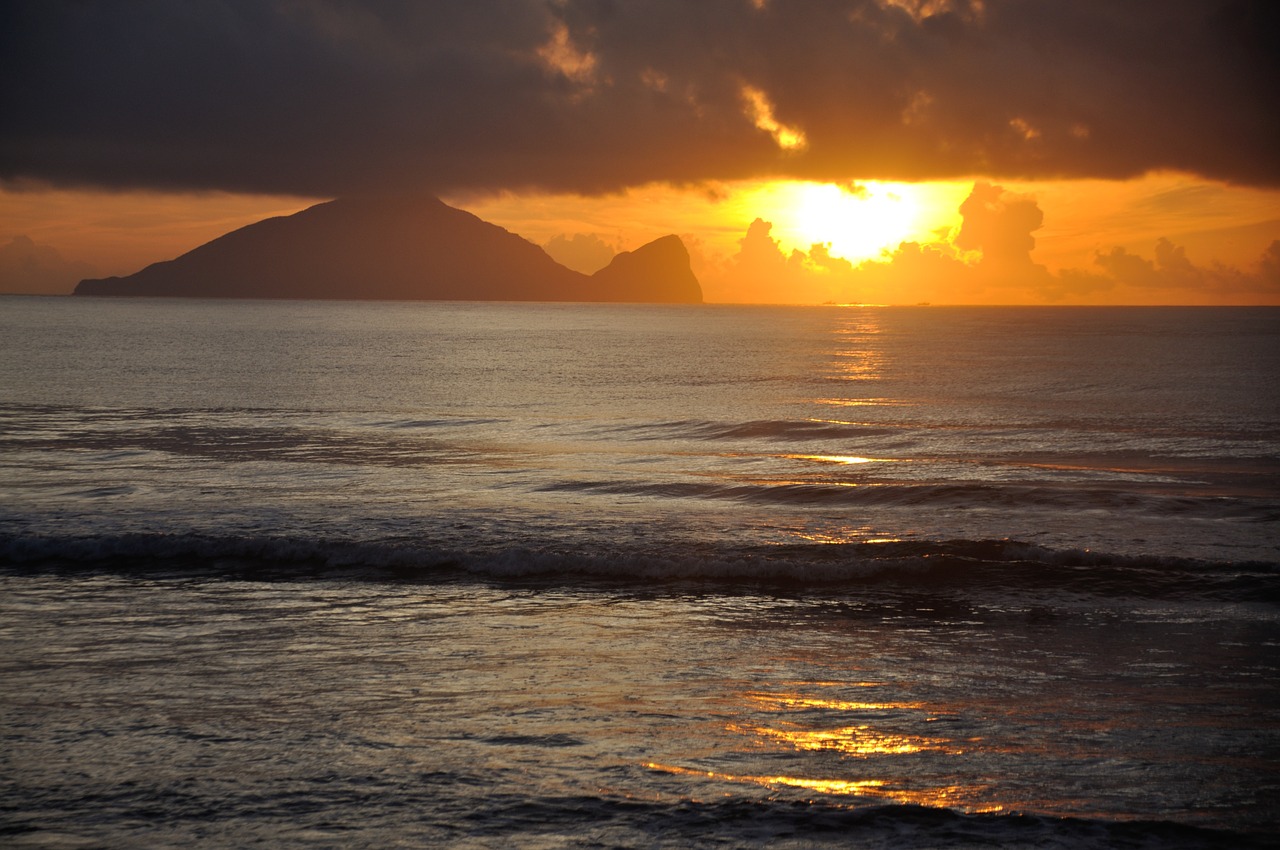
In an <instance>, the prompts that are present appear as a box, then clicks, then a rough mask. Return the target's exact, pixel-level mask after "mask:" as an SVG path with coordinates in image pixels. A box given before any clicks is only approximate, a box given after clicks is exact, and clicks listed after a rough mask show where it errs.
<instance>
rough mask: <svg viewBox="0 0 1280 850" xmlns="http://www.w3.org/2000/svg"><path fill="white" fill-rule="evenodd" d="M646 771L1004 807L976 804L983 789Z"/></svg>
mask: <svg viewBox="0 0 1280 850" xmlns="http://www.w3.org/2000/svg"><path fill="white" fill-rule="evenodd" d="M645 767H647V768H649V769H650V770H658V771H662V772H663V773H670V774H674V775H677V776H700V777H706V778H707V779H715V780H719V781H722V782H740V783H752V784H755V785H763V786H765V787H766V788H780V787H781V788H802V789H804V790H806V791H817V792H819V793H822V794H831V795H835V796H849V797H874V798H876V799H880V800H889V801H892V802H895V803H905V804H910V805H916V806H931V807H935V808H943V807H948V806H954V807H963V808H964V809H966V810H967V811H970V812H998V811H1001V810H1003V808H1004V807H1003V806H997V805H992V804H983V803H978V802H976V794H977V793H978V792H980V791H981V790H982V786H964V785H946V786H939V787H934V788H906V787H903V786H901V785H896V784H894V783H892V782H890V781H888V780H884V779H813V778H808V777H802V776H753V775H745V774H744V775H736V774H732V773H720V772H717V771H713V770H694V769H692V768H687V767H679V766H677V765H670V764H659V763H658V762H646V763H645Z"/></svg>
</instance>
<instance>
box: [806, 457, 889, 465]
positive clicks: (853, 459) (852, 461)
mask: <svg viewBox="0 0 1280 850" xmlns="http://www.w3.org/2000/svg"><path fill="white" fill-rule="evenodd" d="M783 457H785V458H787V459H788V460H812V461H816V462H818V463H842V464H860V463H902V461H900V460H899V459H898V458H892V457H858V456H856V455H783Z"/></svg>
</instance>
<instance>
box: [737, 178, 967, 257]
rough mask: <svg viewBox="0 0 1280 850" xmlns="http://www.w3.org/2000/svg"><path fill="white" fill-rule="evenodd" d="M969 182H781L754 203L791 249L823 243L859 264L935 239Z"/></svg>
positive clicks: (776, 235)
mask: <svg viewBox="0 0 1280 850" xmlns="http://www.w3.org/2000/svg"><path fill="white" fill-rule="evenodd" d="M962 191H964V189H963V187H952V186H950V185H948V184H921V183H881V182H867V183H858V184H853V185H849V186H839V185H836V184H834V183H811V182H799V181H779V182H776V183H770V184H767V185H765V186H762V187H760V189H758V190H757V193H756V197H754V198H752V199H751V201H749V202H748V204H749V205H751V206H755V207H756V208H757V209H759V210H760V212H759V214H760V216H761V217H762V218H764V219H765V220H766V221H770V222H772V223H773V230H772V236H773V237H774V238H775V239H777V240H778V241H779V242H780V243H781V244H782V245H783V247H784V248H786V249H788V250H789V249H793V248H794V249H799V250H801V251H808V250H809V249H810V247H811V246H812V245H814V244H817V243H823V244H825V245H827V246H828V251H829V252H830V254H831V255H832V256H835V257H843V258H844V259H846V260H849V261H850V262H853V263H860V262H863V261H864V260H874V259H878V258H880V257H882V255H883V254H884V253H885V252H892V251H893V250H894V249H896V248H897V247H898V245H900V244H901V243H902V242H908V241H918V242H920V241H933V240H936V239H937V238H938V236H937V234H938V231H939V230H945V229H946V228H947V227H949V226H951V224H952V222H951V218H953V217H954V210H955V209H956V208H957V206H958V203H957V202H956V200H955V198H954V197H952V196H953V195H955V194H956V193H957V192H962Z"/></svg>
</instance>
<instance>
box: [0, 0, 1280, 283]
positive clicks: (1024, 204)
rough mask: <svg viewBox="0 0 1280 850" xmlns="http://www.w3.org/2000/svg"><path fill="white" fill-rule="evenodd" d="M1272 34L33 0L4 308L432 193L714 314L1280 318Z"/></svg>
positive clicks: (1189, 21) (944, 3)
mask: <svg viewBox="0 0 1280 850" xmlns="http://www.w3.org/2000/svg"><path fill="white" fill-rule="evenodd" d="M1277 9H1280V5H1278V4H1273V3H1267V2H1263V0H1169V2H1162V3H1160V4H1156V5H1148V4H1142V3H1135V4H1123V5H1117V4H1114V3H1111V2H1104V0H1081V2H1078V3H1071V4H1027V3H1022V2H1017V0H982V2H978V0H927V2H924V1H923V0H831V2H824V3H812V2H795V0H768V2H759V0H706V2H700V3H698V4H696V5H690V4H687V3H684V2H676V0H649V2H617V3H613V4H598V3H591V2H585V0H581V1H580V0H558V2H555V3H550V4H548V3H544V2H541V0H504V2H502V3H500V4H499V3H492V2H478V3H470V4H408V5H405V4H399V3H393V2H389V0H388V2H379V0H372V1H371V2H369V3H365V4H360V5H359V6H352V5H350V4H343V3H337V2H328V1H327V0H315V2H312V3H307V4H297V3H288V2H266V3H261V4H239V3H235V2H231V0H192V2H189V3H183V4H172V3H167V2H163V1H162V0H142V2H138V3H132V4H125V5H119V4H101V5H99V4H78V3H73V2H69V0H15V2H13V3H9V4H5V6H4V7H3V8H2V9H0V55H3V56H5V57H6V60H5V61H6V63H7V64H6V67H7V69H8V71H9V72H8V73H5V74H0V108H2V109H3V111H4V114H5V115H6V122H5V125H4V127H3V129H0V291H31V286H30V283H31V281H32V280H34V279H35V278H32V277H31V276H30V275H28V280H27V281H25V282H24V281H23V280H21V279H20V278H21V275H22V274H24V273H26V272H29V271H30V270H31V269H35V268H37V267H39V268H40V269H44V270H46V271H49V274H48V275H46V276H45V279H46V280H47V282H48V286H49V287H51V288H50V289H48V290H46V291H57V289H56V287H59V286H61V287H63V289H64V291H65V288H68V287H69V286H70V285H72V284H73V283H74V281H73V280H72V282H71V283H67V281H68V280H71V279H72V278H73V277H74V275H75V274H79V273H80V272H82V271H83V270H84V269H85V268H86V267H91V268H92V269H93V270H94V273H96V274H102V275H110V274H127V273H130V272H132V271H136V270H137V269H138V268H140V267H142V266H144V265H146V264H148V263H151V262H156V261H159V260H164V259H169V258H172V257H174V256H176V255H178V254H180V253H182V252H184V251H186V250H190V249H191V248H194V247H196V246H198V245H199V244H201V243H203V242H205V241H208V240H209V239H212V238H215V237H217V236H219V235H221V234H222V233H225V232H227V231H228V230H231V229H234V228H236V227H240V226H243V225H246V224H249V223H252V222H253V221H256V220H259V219H261V218H264V217H267V216H271V215H281V214H288V213H291V212H295V211H297V210H299V209H302V208H304V207H306V206H308V205H310V204H311V203H314V202H317V201H320V200H325V199H328V198H333V197H339V196H342V195H344V194H352V193H370V192H385V191H406V190H412V191H421V190H426V191H431V192H434V193H436V194H439V195H440V196H442V197H443V198H445V199H446V200H447V201H449V202H451V203H454V204H455V205H457V206H461V207H463V208H465V209H468V210H470V211H472V212H475V213H476V214H477V215H479V216H481V217H482V218H486V219H488V220H491V221H493V222H495V223H497V224H499V225H501V226H504V227H506V228H508V229H510V230H512V231H514V232H517V233H520V234H521V235H523V236H525V237H526V238H528V239H530V240H531V241H534V242H536V243H538V244H543V245H547V244H549V243H550V241H551V240H554V239H556V237H563V238H562V239H561V241H560V246H561V248H562V249H563V250H568V249H564V248H563V246H564V245H574V246H578V247H581V248H583V249H584V250H585V249H587V248H590V249H592V252H593V256H601V255H603V254H602V252H605V251H607V250H608V249H612V250H629V249H632V248H635V247H638V246H639V245H640V244H642V243H643V242H646V241H648V240H650V239H652V238H656V237H658V236H662V235H665V234H666V233H672V232H674V233H677V234H678V235H680V236H681V237H682V238H683V239H684V240H685V242H686V244H687V246H688V247H689V249H690V252H691V255H692V257H693V261H694V266H695V271H696V272H697V273H698V275H699V277H700V278H701V280H702V282H703V286H704V290H705V292H706V294H707V297H708V300H715V301H778V302H785V303H812V302H822V301H827V300H835V301H846V300H853V301H880V300H886V299H887V300H889V301H893V302H896V301H900V300H906V301H915V300H941V301H944V302H948V303H950V302H954V303H1257V304H1271V303H1280V158H1278V157H1276V155H1275V151H1276V150H1280V121H1278V120H1277V115H1276V113H1275V111H1274V109H1273V108H1272V107H1271V103H1270V100H1271V98H1270V92H1271V81H1272V80H1273V79H1274V77H1275V73H1276V72H1277V67H1276V55H1275V53H1274V51H1273V50H1272V49H1271V45H1270V44H1269V41H1268V40H1267V38H1266V37H1265V35H1264V34H1265V33H1267V32H1270V31H1274V26H1273V25H1274V24H1276V23H1277V17H1278V15H1280V12H1277ZM499 13H500V14H499ZM1100 81H1105V85H1103V84H1101V83H1100ZM569 240H576V241H569ZM586 261H587V260H586V259H585V258H584V259H583V262H586ZM24 270H25V271H24ZM59 274H60V275H61V277H59ZM24 287H25V288H24Z"/></svg>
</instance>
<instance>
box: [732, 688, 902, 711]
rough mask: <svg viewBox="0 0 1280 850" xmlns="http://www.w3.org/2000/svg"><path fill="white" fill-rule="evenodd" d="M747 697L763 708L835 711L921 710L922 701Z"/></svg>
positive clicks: (753, 693)
mask: <svg viewBox="0 0 1280 850" xmlns="http://www.w3.org/2000/svg"><path fill="white" fill-rule="evenodd" d="M862 684H863V686H864V687H873V686H874V685H876V684H878V683H874V682H872V683H862ZM746 696H747V699H749V700H751V701H752V702H754V703H756V704H758V705H761V706H763V707H765V708H777V709H786V708H829V709H832V710H835V711H890V710H893V709H906V710H915V711H918V710H922V709H923V708H924V707H925V705H924V703H922V702H854V701H851V700H842V699H824V698H822V697H807V696H803V695H800V694H766V693H760V692H758V691H753V692H751V693H748V694H747V695H746Z"/></svg>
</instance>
